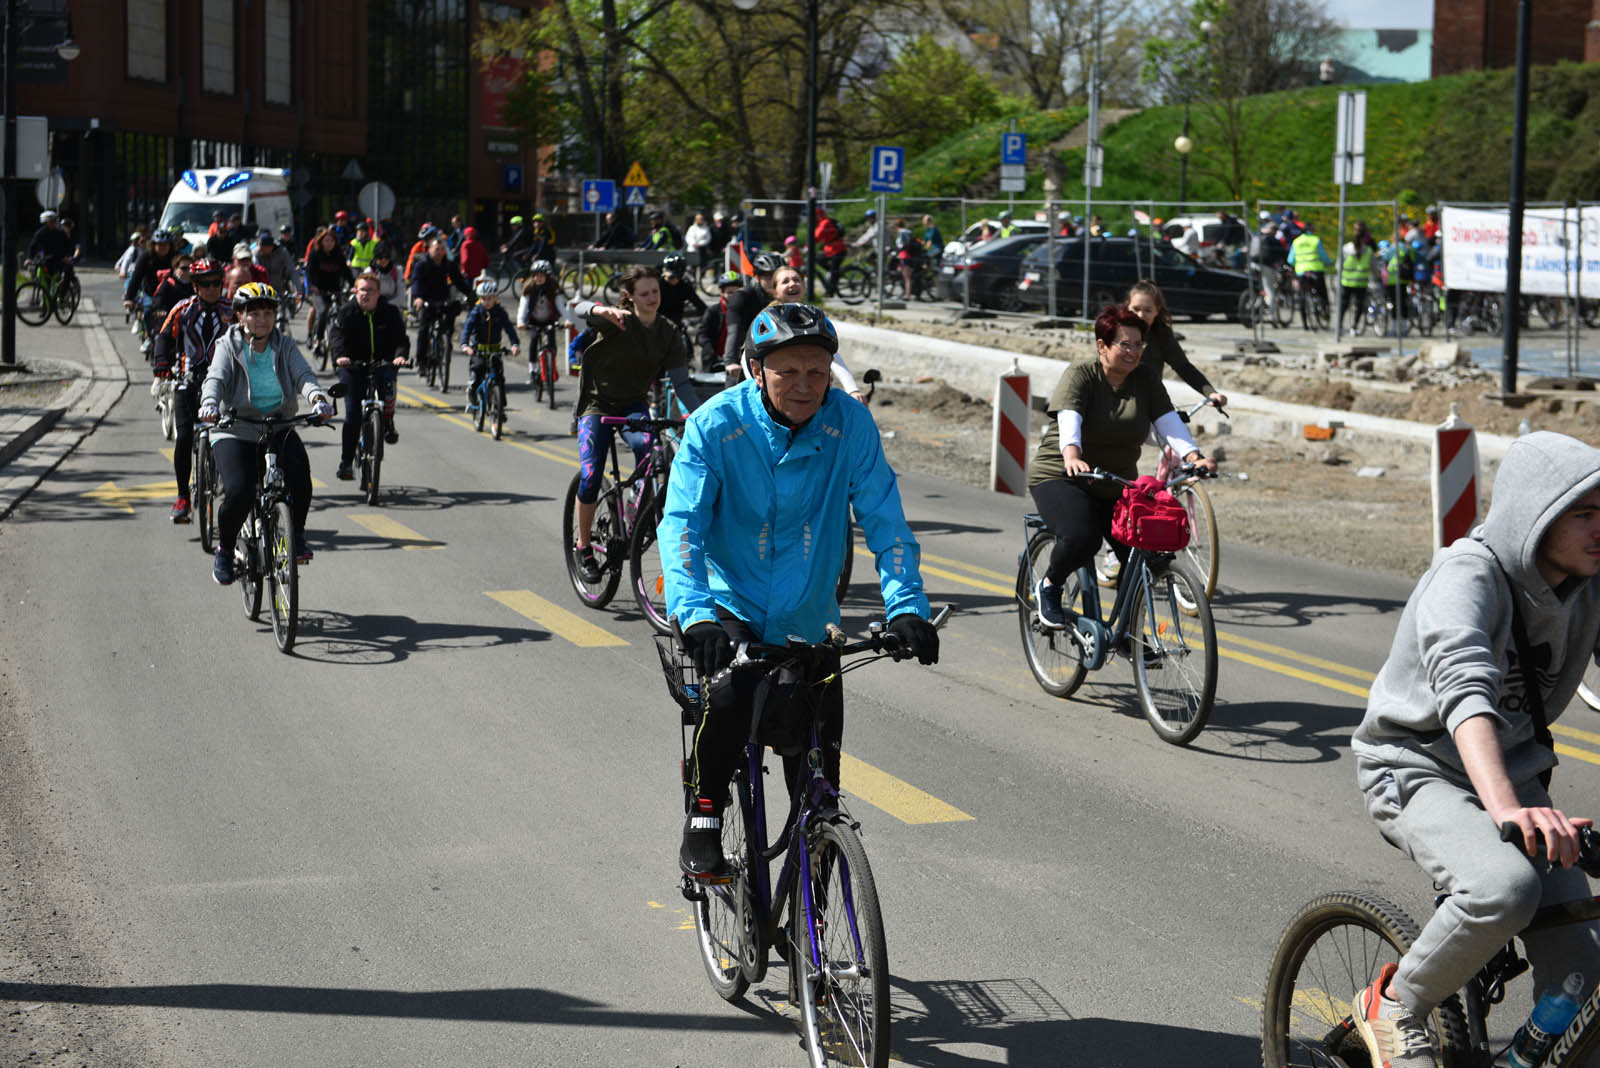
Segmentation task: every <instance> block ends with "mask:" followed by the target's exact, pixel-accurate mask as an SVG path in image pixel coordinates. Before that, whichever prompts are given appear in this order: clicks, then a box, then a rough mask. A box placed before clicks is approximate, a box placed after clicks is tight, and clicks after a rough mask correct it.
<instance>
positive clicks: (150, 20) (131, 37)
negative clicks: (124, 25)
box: [127, 0, 167, 82]
mask: <svg viewBox="0 0 1600 1068" xmlns="http://www.w3.org/2000/svg"><path fill="white" fill-rule="evenodd" d="M127 10H128V77H130V78H142V79H145V80H147V81H152V82H165V81H166V80H167V0H128V9H127Z"/></svg>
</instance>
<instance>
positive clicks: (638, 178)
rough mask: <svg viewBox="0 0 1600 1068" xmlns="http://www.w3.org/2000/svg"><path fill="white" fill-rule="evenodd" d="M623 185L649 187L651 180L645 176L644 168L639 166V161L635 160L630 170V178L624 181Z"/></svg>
mask: <svg viewBox="0 0 1600 1068" xmlns="http://www.w3.org/2000/svg"><path fill="white" fill-rule="evenodd" d="M622 184H623V185H649V184H650V179H648V178H646V177H645V175H644V168H643V167H641V166H639V161H638V160H634V161H633V166H631V167H629V168H628V176H627V177H626V178H624V179H623V180H622Z"/></svg>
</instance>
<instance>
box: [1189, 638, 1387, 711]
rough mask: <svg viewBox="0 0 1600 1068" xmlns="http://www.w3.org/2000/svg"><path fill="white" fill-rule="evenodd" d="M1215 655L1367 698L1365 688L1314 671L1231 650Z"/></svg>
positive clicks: (1220, 651) (1223, 650)
mask: <svg viewBox="0 0 1600 1068" xmlns="http://www.w3.org/2000/svg"><path fill="white" fill-rule="evenodd" d="M1219 637H1220V635H1219ZM1217 655H1218V656H1225V657H1227V658H1228V659H1229V660H1237V661H1239V662H1240V663H1241V664H1249V665H1250V666H1251V667H1258V668H1261V669H1262V670H1263V671H1272V672H1276V673H1277V674H1279V675H1287V676H1288V677H1289V678H1291V679H1299V680H1300V681H1302V682H1310V683H1314V684H1315V685H1318V686H1326V687H1327V688H1328V689H1330V690H1338V691H1339V692H1340V693H1347V694H1350V695H1351V696H1352V697H1359V698H1361V699H1362V700H1366V697H1367V688H1366V687H1365V686H1357V685H1356V684H1355V683H1353V682H1345V681H1344V680H1343V679H1335V678H1330V677H1329V676H1327V675H1319V674H1317V673H1316V672H1314V671H1306V670H1304V669H1302V668H1297V667H1290V666H1289V665H1288V664H1275V663H1273V662H1272V661H1271V660H1266V659H1263V658H1262V657H1259V656H1255V655H1253V654H1251V653H1237V652H1234V651H1233V650H1232V649H1218V650H1217Z"/></svg>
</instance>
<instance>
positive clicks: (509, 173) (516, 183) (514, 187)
mask: <svg viewBox="0 0 1600 1068" xmlns="http://www.w3.org/2000/svg"><path fill="white" fill-rule="evenodd" d="M501 167H502V170H501V178H500V191H501V192H502V193H520V192H522V164H520V163H506V164H502V165H501Z"/></svg>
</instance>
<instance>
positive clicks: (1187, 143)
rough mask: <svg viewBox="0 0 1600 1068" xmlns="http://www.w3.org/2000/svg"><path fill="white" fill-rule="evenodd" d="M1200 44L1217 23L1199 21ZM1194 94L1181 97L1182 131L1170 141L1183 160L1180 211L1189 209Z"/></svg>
mask: <svg viewBox="0 0 1600 1068" xmlns="http://www.w3.org/2000/svg"><path fill="white" fill-rule="evenodd" d="M1199 28H1200V44H1201V46H1202V47H1208V46H1209V45H1210V44H1211V35H1212V34H1214V33H1216V32H1217V24H1216V23H1215V22H1212V21H1211V20H1210V19H1202V20H1201V21H1200V27H1199ZM1193 95H1194V93H1193V90H1190V92H1188V93H1185V94H1184V97H1183V133H1181V134H1179V135H1178V136H1177V138H1176V139H1174V140H1173V142H1172V147H1173V148H1175V149H1177V150H1178V156H1179V158H1180V159H1181V160H1182V161H1183V162H1182V166H1181V167H1180V168H1179V172H1178V210H1179V212H1180V213H1182V212H1187V211H1188V210H1189V152H1190V150H1192V149H1193V148H1194V142H1193V141H1191V140H1190V139H1189V102H1190V98H1191V97H1192V96H1193Z"/></svg>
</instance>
